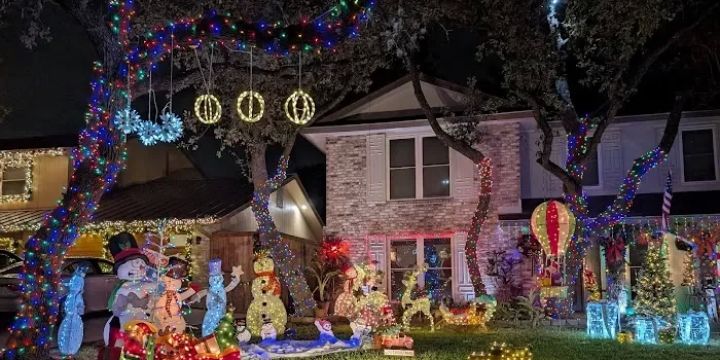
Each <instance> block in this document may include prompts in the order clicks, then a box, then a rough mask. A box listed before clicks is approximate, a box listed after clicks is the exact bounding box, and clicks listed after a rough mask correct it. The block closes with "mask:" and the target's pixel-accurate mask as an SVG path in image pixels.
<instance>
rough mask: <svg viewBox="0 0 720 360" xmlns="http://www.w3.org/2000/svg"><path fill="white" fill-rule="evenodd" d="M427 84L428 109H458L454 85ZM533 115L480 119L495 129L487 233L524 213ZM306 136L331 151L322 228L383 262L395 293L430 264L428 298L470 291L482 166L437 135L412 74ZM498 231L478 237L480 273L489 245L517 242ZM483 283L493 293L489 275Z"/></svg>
mask: <svg viewBox="0 0 720 360" xmlns="http://www.w3.org/2000/svg"><path fill="white" fill-rule="evenodd" d="M422 86H423V89H424V91H425V93H426V96H427V97H428V101H429V102H430V104H431V106H432V107H434V108H441V107H442V108H450V109H453V108H459V107H461V106H462V97H463V89H461V88H460V87H458V86H457V85H454V84H451V83H448V82H445V81H441V80H438V79H430V78H427V77H426V78H424V79H423V83H422ZM529 116H530V114H528V113H524V112H523V113H511V114H503V115H502V116H498V117H496V118H493V119H490V120H488V121H485V122H484V123H483V131H485V132H487V133H488V134H492V136H491V137H488V139H486V141H484V142H483V151H484V152H485V153H486V154H487V155H488V156H490V157H491V158H492V159H493V161H494V163H493V164H494V180H495V184H496V185H495V188H494V194H493V200H492V202H491V211H490V216H489V219H488V221H487V225H486V228H487V229H495V228H497V227H498V224H499V222H498V221H499V220H498V219H499V217H498V216H499V215H502V214H514V213H519V212H521V194H520V191H521V184H520V173H521V172H520V149H519V146H520V139H519V137H520V123H521V122H522V121H527V120H528V119H529V120H532V118H529ZM303 135H304V136H305V137H306V138H308V139H309V140H310V141H311V142H312V143H314V144H315V145H316V146H317V147H318V148H319V149H321V150H322V151H323V152H324V153H325V155H326V162H327V179H326V181H327V194H326V201H327V215H326V224H327V225H326V232H328V233H335V234H338V235H340V236H341V237H343V238H346V239H348V240H349V241H351V243H352V255H353V258H354V259H355V260H358V261H359V260H365V259H368V258H369V259H371V260H375V261H377V262H378V263H379V266H380V268H381V269H382V270H383V271H384V272H385V274H386V276H387V277H386V281H385V282H384V285H383V287H384V290H385V291H387V292H388V293H389V294H391V296H392V298H393V299H397V298H398V297H399V294H400V292H401V291H402V288H403V287H402V284H401V282H400V281H401V280H402V276H403V273H404V272H405V271H406V270H408V269H409V268H411V267H413V266H415V265H418V264H422V263H428V265H429V270H428V272H427V273H426V274H425V276H424V277H423V278H421V279H419V284H420V285H421V286H425V288H427V289H428V290H429V292H430V293H431V296H435V297H437V298H440V297H446V298H450V297H451V298H452V299H453V300H455V301H460V302H461V301H465V300H467V299H470V298H472V297H473V289H472V284H471V282H470V278H469V275H468V270H467V264H466V261H465V256H464V245H465V240H466V238H467V229H468V228H469V225H470V221H471V219H472V216H473V213H474V210H475V207H476V206H477V194H478V190H479V185H480V183H479V178H478V176H477V171H476V169H475V166H474V164H473V163H472V161H471V160H470V159H468V158H466V157H465V156H463V155H461V154H460V153H458V152H456V151H454V150H452V149H448V148H447V147H445V146H444V145H443V144H442V143H441V142H440V141H439V140H438V139H437V138H436V137H435V136H434V134H433V132H432V130H431V128H430V126H429V123H428V122H427V120H425V119H423V116H422V114H421V110H420V108H419V105H418V104H417V102H416V100H415V97H414V95H413V93H412V84H411V83H410V81H409V78H407V77H406V78H401V79H399V80H398V81H395V82H393V83H391V84H389V85H388V86H386V87H384V88H382V89H380V90H378V91H377V92H375V93H372V94H370V95H368V96H367V97H365V98H363V99H360V100H359V101H357V102H355V103H352V104H350V105H349V106H347V107H345V108H343V109H341V110H339V111H337V112H335V113H333V114H331V115H329V116H328V117H326V118H324V119H320V120H319V121H318V122H316V126H313V127H311V128H308V129H306V130H305V131H304V133H303ZM494 235H495V233H494V232H492V231H490V232H488V233H487V234H485V235H484V236H483V238H482V239H481V246H480V247H481V249H482V250H481V251H480V252H479V257H480V260H481V269H484V267H482V266H483V263H485V262H486V261H487V259H486V258H487V253H488V252H489V251H490V250H499V249H506V248H510V247H514V245H515V243H514V242H513V241H497V239H496V238H495V236H494ZM526 273H527V274H529V269H527V271H526ZM485 282H486V285H487V286H488V288H489V289H490V290H491V291H492V290H493V288H494V283H493V281H491V279H485Z"/></svg>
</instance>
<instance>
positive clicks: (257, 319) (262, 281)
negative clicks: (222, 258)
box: [246, 252, 287, 336]
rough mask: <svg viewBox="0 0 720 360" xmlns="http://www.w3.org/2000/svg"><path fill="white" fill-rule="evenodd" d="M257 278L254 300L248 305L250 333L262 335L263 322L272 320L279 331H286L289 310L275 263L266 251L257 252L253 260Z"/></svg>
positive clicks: (253, 286) (255, 280) (253, 283)
mask: <svg viewBox="0 0 720 360" xmlns="http://www.w3.org/2000/svg"><path fill="white" fill-rule="evenodd" d="M253 271H254V272H255V276H256V278H255V279H254V280H253V282H252V287H251V291H252V296H253V301H252V302H251V303H250V306H249V307H248V311H247V316H246V321H247V327H248V329H250V333H251V334H253V335H256V336H257V335H260V330H261V328H262V326H263V323H265V322H266V321H270V322H271V323H272V325H273V327H274V328H275V331H276V332H278V333H281V334H282V333H283V332H285V324H286V323H287V312H286V311H285V305H284V304H283V302H282V300H280V291H281V287H280V281H278V279H277V277H276V276H275V263H274V262H273V259H272V258H271V257H270V256H269V255H268V254H266V253H264V252H260V253H258V254H256V256H255V261H254V262H253Z"/></svg>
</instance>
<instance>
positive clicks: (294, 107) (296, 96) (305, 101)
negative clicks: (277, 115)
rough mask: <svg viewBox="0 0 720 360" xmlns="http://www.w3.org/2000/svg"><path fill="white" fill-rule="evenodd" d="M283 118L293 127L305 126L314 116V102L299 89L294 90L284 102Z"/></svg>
mask: <svg viewBox="0 0 720 360" xmlns="http://www.w3.org/2000/svg"><path fill="white" fill-rule="evenodd" d="M285 116H286V117H287V118H288V120H290V122H292V123H293V124H295V125H305V124H307V123H308V122H310V120H312V118H313V116H315V101H314V100H313V99H312V97H311V96H310V95H309V94H308V93H306V92H304V91H302V90H301V89H298V90H295V92H293V93H292V94H290V96H288V98H287V100H285Z"/></svg>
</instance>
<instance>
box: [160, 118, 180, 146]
mask: <svg viewBox="0 0 720 360" xmlns="http://www.w3.org/2000/svg"><path fill="white" fill-rule="evenodd" d="M160 120H161V125H160V130H159V132H158V137H157V138H158V140H159V141H163V142H174V141H176V140H177V139H179V138H180V136H182V133H183V123H182V120H181V119H180V117H179V116H177V115H176V114H174V113H172V112H170V111H166V112H164V113H163V114H162V115H160Z"/></svg>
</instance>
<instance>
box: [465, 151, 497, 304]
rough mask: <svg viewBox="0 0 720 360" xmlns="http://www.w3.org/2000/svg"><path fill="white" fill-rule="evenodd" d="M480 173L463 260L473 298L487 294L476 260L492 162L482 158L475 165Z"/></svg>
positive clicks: (484, 215)
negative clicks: (465, 262) (473, 292)
mask: <svg viewBox="0 0 720 360" xmlns="http://www.w3.org/2000/svg"><path fill="white" fill-rule="evenodd" d="M476 166H477V167H478V171H479V173H480V195H479V196H478V204H477V207H476V208H475V214H474V215H473V218H472V223H471V224H470V233H469V234H468V238H467V242H465V259H466V260H467V266H468V271H469V272H470V281H471V282H472V285H473V290H475V297H478V296H480V295H485V294H487V291H486V290H485V284H484V283H483V281H482V273H481V272H480V264H479V262H478V258H477V251H478V244H479V242H480V231H481V230H482V226H483V224H485V220H487V217H488V212H489V209H490V197H491V195H492V161H490V159H489V158H484V160H482V161H481V162H480V163H478V164H477V165H476Z"/></svg>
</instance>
